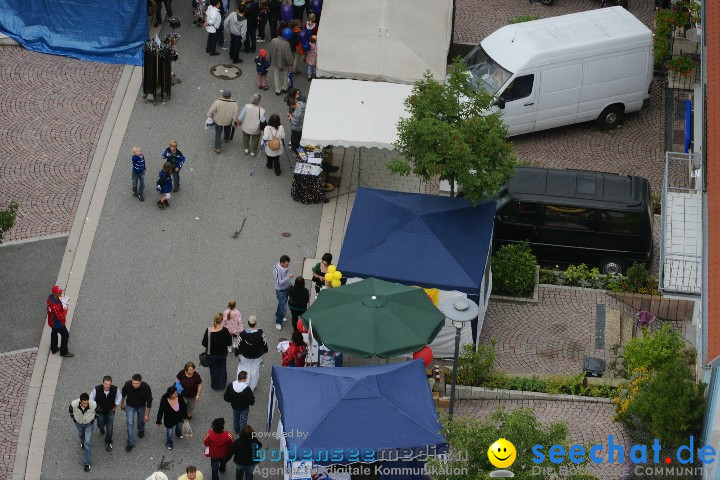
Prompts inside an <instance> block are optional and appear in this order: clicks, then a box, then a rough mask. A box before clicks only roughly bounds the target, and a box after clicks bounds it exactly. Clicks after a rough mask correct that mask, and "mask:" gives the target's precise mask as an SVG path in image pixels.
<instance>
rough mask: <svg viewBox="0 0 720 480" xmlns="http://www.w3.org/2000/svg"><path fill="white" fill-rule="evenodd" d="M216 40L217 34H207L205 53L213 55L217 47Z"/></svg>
mask: <svg viewBox="0 0 720 480" xmlns="http://www.w3.org/2000/svg"><path fill="white" fill-rule="evenodd" d="M217 38H218V34H217V32H213V33H208V39H207V46H206V47H205V51H206V52H207V53H215V50H216V47H217Z"/></svg>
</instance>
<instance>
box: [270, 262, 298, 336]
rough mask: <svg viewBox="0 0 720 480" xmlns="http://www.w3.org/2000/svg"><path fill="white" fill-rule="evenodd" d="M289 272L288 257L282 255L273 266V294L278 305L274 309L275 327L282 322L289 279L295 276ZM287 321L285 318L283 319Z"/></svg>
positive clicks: (279, 327)
mask: <svg viewBox="0 0 720 480" xmlns="http://www.w3.org/2000/svg"><path fill="white" fill-rule="evenodd" d="M289 272H290V257H288V256H287V255H283V256H281V257H280V261H279V262H278V263H277V264H275V267H274V268H273V280H274V284H275V296H276V297H277V301H278V306H277V310H276V311H275V328H276V329H278V330H281V329H282V322H283V320H285V319H284V316H285V308H286V304H287V299H288V293H289V290H290V281H291V279H292V278H293V277H294V276H295V275H294V274H292V273H289ZM285 321H287V320H285Z"/></svg>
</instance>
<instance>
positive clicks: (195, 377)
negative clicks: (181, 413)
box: [175, 362, 202, 420]
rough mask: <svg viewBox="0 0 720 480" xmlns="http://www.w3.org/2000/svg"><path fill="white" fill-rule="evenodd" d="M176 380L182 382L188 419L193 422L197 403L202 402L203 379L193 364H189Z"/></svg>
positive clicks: (176, 376)
mask: <svg viewBox="0 0 720 480" xmlns="http://www.w3.org/2000/svg"><path fill="white" fill-rule="evenodd" d="M175 378H177V380H178V381H179V382H180V386H181V387H182V394H181V395H182V397H183V398H184V399H185V403H186V404H187V418H188V420H192V416H193V412H194V411H195V402H197V401H198V400H200V394H201V393H202V378H201V377H200V374H199V373H198V372H197V370H196V369H195V364H194V363H193V362H187V363H186V364H185V368H183V369H182V370H180V371H179V372H178V374H177V375H175Z"/></svg>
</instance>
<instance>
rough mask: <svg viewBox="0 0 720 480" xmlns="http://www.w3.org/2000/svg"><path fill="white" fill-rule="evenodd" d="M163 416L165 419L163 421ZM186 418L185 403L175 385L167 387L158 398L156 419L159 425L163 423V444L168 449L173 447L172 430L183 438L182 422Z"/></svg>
mask: <svg viewBox="0 0 720 480" xmlns="http://www.w3.org/2000/svg"><path fill="white" fill-rule="evenodd" d="M163 417H165V421H164V422H163ZM186 418H187V404H186V403H185V399H183V397H181V396H180V395H179V394H178V391H177V389H176V388H175V387H169V388H168V389H167V392H165V395H163V396H162V398H161V399H160V405H159V406H158V413H157V420H156V421H155V423H156V424H157V426H158V427H159V426H160V425H162V424H163V423H164V424H165V446H166V447H167V449H168V450H172V449H173V430H174V431H175V435H176V436H177V437H178V438H183V434H182V422H183V420H184V419H186Z"/></svg>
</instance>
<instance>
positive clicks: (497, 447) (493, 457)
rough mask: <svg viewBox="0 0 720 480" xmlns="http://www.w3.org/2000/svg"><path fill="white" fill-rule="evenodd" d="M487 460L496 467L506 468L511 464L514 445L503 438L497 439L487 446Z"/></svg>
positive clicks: (513, 459)
mask: <svg viewBox="0 0 720 480" xmlns="http://www.w3.org/2000/svg"><path fill="white" fill-rule="evenodd" d="M487 453H488V460H490V463H492V464H493V466H495V467H497V468H507V467H509V466H510V465H512V464H513V462H514V461H515V457H516V456H517V451H516V450H515V445H513V444H512V443H510V442H508V441H507V440H505V439H504V438H501V439H499V440H497V441H496V442H495V443H493V444H492V445H490V448H488V452H487Z"/></svg>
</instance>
